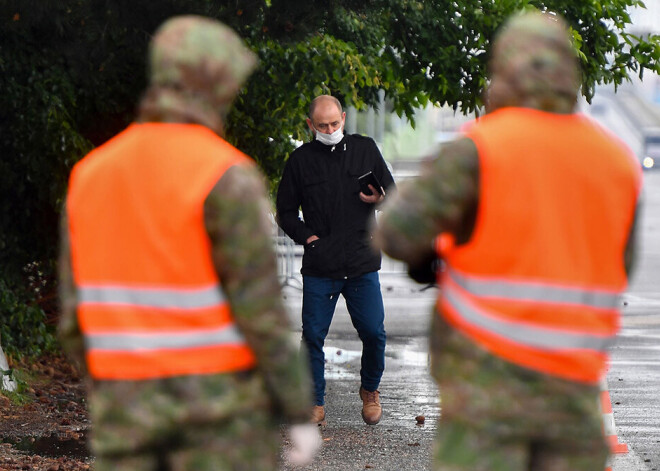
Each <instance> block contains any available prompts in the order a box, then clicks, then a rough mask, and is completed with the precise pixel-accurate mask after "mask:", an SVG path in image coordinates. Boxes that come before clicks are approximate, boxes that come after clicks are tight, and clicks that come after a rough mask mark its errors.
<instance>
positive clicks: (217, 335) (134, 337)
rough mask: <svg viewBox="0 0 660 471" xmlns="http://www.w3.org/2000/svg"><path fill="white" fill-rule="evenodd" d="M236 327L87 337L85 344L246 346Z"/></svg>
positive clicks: (107, 346) (133, 347)
mask: <svg viewBox="0 0 660 471" xmlns="http://www.w3.org/2000/svg"><path fill="white" fill-rule="evenodd" d="M244 343H245V340H244V339H243V336H242V335H241V333H240V332H239V331H238V329H237V328H236V326H235V325H233V324H232V325H228V326H227V327H223V328H222V329H217V330H208V331H203V332H190V333H184V334H178V333H158V334H137V333H122V334H116V333H113V334H87V335H85V344H86V346H87V348H89V349H91V350H111V351H140V350H158V349H163V348H191V347H208V346H213V345H235V344H244Z"/></svg>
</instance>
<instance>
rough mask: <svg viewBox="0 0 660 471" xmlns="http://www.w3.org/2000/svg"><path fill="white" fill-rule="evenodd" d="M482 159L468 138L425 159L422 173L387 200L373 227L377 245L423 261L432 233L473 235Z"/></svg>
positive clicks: (413, 261) (392, 253) (401, 256)
mask: <svg viewBox="0 0 660 471" xmlns="http://www.w3.org/2000/svg"><path fill="white" fill-rule="evenodd" d="M478 188H479V158H478V154H477V149H476V147H475V145H474V143H473V142H472V141H471V140H470V139H467V138H462V139H459V140H456V141H453V142H451V143H449V144H447V145H445V146H443V147H442V148H441V150H440V154H439V155H438V156H437V157H435V158H433V159H430V160H428V161H425V162H424V163H423V164H422V169H421V172H420V176H419V177H418V178H415V179H411V180H407V181H404V182H402V183H400V184H399V185H398V191H397V192H396V194H394V195H393V197H392V198H391V199H390V200H389V201H386V202H385V203H384V205H383V207H382V213H381V215H380V217H379V219H378V228H377V229H376V230H375V236H374V241H375V244H376V245H377V246H378V247H379V248H380V249H382V250H383V251H384V252H385V253H387V254H388V255H389V256H391V257H393V258H397V259H399V260H403V261H405V262H406V263H408V264H409V265H412V266H414V265H418V264H422V263H423V262H424V261H425V260H426V259H427V258H428V254H429V252H430V251H431V250H432V244H433V240H434V238H435V237H436V236H437V235H438V234H439V233H441V232H451V233H453V234H454V235H456V237H457V239H459V240H460V239H465V238H469V235H470V233H471V231H472V227H473V224H474V216H475V214H476V206H477V199H478V191H479V189H478Z"/></svg>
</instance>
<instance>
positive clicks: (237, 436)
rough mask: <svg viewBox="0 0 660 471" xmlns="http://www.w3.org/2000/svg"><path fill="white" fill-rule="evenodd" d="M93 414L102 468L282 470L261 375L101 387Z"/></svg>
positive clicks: (94, 445)
mask: <svg viewBox="0 0 660 471" xmlns="http://www.w3.org/2000/svg"><path fill="white" fill-rule="evenodd" d="M89 409H90V416H91V420H92V439H91V449H92V453H93V454H94V456H95V457H96V464H95V469H96V470H98V471H106V470H107V471H111V470H112V471H124V470H125V471H128V470H132V471H133V470H140V471H151V470H153V471H166V470H167V471H184V470H186V471H187V470H191V471H192V470H195V471H205V470H231V471H236V470H244V471H261V470H263V471H266V470H268V471H272V470H274V469H276V468H277V463H278V458H279V445H280V437H281V435H280V428H279V425H278V423H277V421H276V420H275V418H274V417H273V414H272V412H271V404H270V401H269V398H268V394H267V393H266V391H265V388H264V384H263V381H262V379H261V377H260V376H258V375H257V374H251V373H240V374H224V375H211V376H192V377H178V378H169V379H159V380H148V381H102V382H96V383H95V384H94V385H93V387H92V390H91V391H90V395H89Z"/></svg>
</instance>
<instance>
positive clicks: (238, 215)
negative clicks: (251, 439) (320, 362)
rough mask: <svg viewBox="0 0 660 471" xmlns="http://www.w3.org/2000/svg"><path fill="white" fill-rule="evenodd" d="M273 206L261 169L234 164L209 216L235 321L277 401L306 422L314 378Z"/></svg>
mask: <svg viewBox="0 0 660 471" xmlns="http://www.w3.org/2000/svg"><path fill="white" fill-rule="evenodd" d="M269 210H270V207H269V203H268V199H267V197H266V192H265V185H264V182H263V179H262V177H261V174H260V173H259V172H258V170H257V169H256V168H252V167H245V166H234V167H232V168H230V169H229V170H228V171H227V172H226V173H225V174H224V175H223V176H222V178H221V179H220V180H219V181H218V183H217V184H216V186H215V187H214V188H213V190H212V191H211V193H210V194H209V196H208V198H207V200H206V202H205V205H204V217H205V223H206V228H207V231H208V233H209V237H210V238H211V243H212V250H213V261H214V264H215V267H216V270H217V271H218V273H219V276H220V279H221V280H222V285H223V288H224V291H225V294H226V295H227V297H228V299H229V303H230V305H231V308H232V312H233V314H234V318H235V321H236V324H237V325H238V327H239V328H240V330H241V331H242V333H243V335H244V336H245V338H246V340H247V342H248V343H249V345H250V347H251V348H252V349H253V351H254V352H255V354H256V357H257V362H258V368H259V370H260V372H261V373H262V375H263V376H264V378H265V380H266V383H267V385H268V388H269V390H270V392H271V394H272V396H273V400H274V401H275V403H276V405H277V406H278V407H280V408H281V411H282V413H283V414H284V415H285V417H286V418H287V419H288V420H290V421H291V422H304V421H306V420H307V416H308V414H309V410H310V407H311V403H310V401H311V392H310V391H311V390H310V378H309V372H308V368H307V365H306V363H304V361H303V358H301V356H300V355H299V353H298V349H297V347H296V346H295V345H294V344H293V343H292V338H291V329H290V325H289V318H288V316H287V313H286V311H285V307H284V304H283V301H282V293H281V287H280V284H279V281H278V279H277V262H276V258H275V254H274V251H273V239H272V236H271V233H272V223H271V221H270V220H269V218H268V214H269V212H270V211H269Z"/></svg>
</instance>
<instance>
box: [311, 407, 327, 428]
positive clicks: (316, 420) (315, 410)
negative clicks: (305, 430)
mask: <svg viewBox="0 0 660 471" xmlns="http://www.w3.org/2000/svg"><path fill="white" fill-rule="evenodd" d="M324 420H325V407H323V406H314V407H312V414H311V415H310V418H309V422H310V423H312V424H318V425H322V424H323V421H324Z"/></svg>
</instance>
